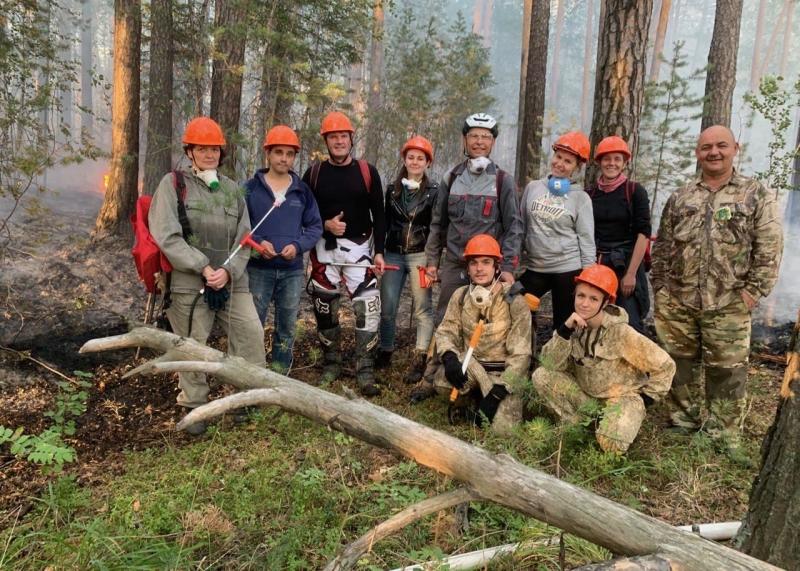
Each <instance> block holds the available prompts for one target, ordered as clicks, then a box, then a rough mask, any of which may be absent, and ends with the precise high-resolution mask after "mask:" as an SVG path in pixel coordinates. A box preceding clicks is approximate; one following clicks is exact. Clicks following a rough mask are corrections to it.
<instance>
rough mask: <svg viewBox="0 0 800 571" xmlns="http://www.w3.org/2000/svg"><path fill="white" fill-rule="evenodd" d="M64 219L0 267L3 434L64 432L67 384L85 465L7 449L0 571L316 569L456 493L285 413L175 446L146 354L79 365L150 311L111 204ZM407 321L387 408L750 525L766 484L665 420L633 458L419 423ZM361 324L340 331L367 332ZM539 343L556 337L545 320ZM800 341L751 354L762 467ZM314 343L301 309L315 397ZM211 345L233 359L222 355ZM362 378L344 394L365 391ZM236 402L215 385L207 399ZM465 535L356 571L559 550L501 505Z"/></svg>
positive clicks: (426, 407) (768, 338)
mask: <svg viewBox="0 0 800 571" xmlns="http://www.w3.org/2000/svg"><path fill="white" fill-rule="evenodd" d="M0 206H2V205H0ZM49 206H50V208H51V209H52V210H51V211H50V212H49V214H48V216H47V217H46V218H44V219H42V217H39V216H36V217H29V218H25V217H22V218H21V219H20V220H18V222H17V226H16V230H17V231H18V232H19V233H20V235H24V236H25V241H24V243H18V244H16V245H15V249H14V250H10V251H8V252H7V254H6V257H5V259H3V260H0V263H2V264H3V270H2V274H1V275H0V286H1V287H2V290H0V291H2V295H0V312H2V315H3V325H2V326H0V345H2V348H1V349H0V426H3V427H7V428H10V429H12V430H13V429H17V428H20V427H22V428H24V431H25V433H26V434H39V433H41V432H42V431H43V430H45V429H46V428H47V427H48V426H50V425H51V424H52V418H50V417H48V416H45V413H46V412H47V411H51V410H53V409H54V408H55V407H56V406H57V405H58V403H59V402H63V400H64V397H63V395H64V393H65V391H66V392H67V393H70V389H69V388H67V389H65V388H64V385H62V386H61V387H59V386H58V384H57V383H59V382H60V383H66V385H67V386H68V387H71V386H77V385H78V383H79V382H81V381H82V382H84V383H85V384H86V386H85V390H86V391H87V395H86V404H85V411H83V412H82V413H81V414H80V415H79V416H77V418H76V431H75V433H74V434H73V435H66V436H64V441H65V442H66V443H67V444H68V445H69V446H72V447H73V448H74V449H75V451H76V454H77V458H76V460H75V461H74V462H72V463H68V464H65V467H64V469H63V470H62V471H60V472H53V471H50V470H48V469H47V467H46V466H45V467H42V466H37V465H34V464H32V463H30V462H28V461H25V460H22V459H20V458H18V457H16V456H15V455H13V454H12V453H11V451H10V447H9V445H8V444H3V445H0V568H4V567H9V568H12V567H13V568H20V569H42V568H50V569H68V568H110V569H114V568H126V569H127V568H145V569H146V568H153V569H156V568H158V569H161V568H175V569H177V568H180V569H186V568H197V569H212V568H213V569H315V568H320V567H321V566H322V565H323V564H324V562H325V561H326V560H327V559H329V558H330V557H332V556H333V555H334V554H335V553H336V552H337V551H338V550H339V549H340V548H341V547H342V546H343V545H344V544H346V543H348V542H350V541H352V540H353V539H355V538H356V537H358V536H359V535H360V534H361V533H363V532H364V531H366V530H367V529H369V528H370V527H371V526H373V525H375V524H376V523H378V522H380V521H381V520H383V519H386V518H387V517H389V516H390V515H392V514H393V513H396V512H397V511H398V510H399V509H402V508H403V507H405V506H407V505H409V504H411V503H414V502H415V501H418V500H420V499H422V498H424V497H426V496H429V495H433V494H435V493H440V492H442V491H445V490H447V489H449V488H450V487H452V482H451V481H450V480H449V479H448V478H446V477H444V476H441V475H438V474H436V473H434V472H432V471H430V470H428V469H426V468H423V467H420V466H418V465H417V464H416V463H414V462H412V461H409V460H408V459H405V458H402V457H398V456H396V455H394V454H392V453H389V452H387V451H384V450H381V449H376V448H373V447H371V446H368V445H366V444H363V443H361V442H359V441H357V440H354V439H353V438H351V437H347V436H345V435H343V434H339V433H335V432H332V431H330V430H329V429H327V428H325V427H321V426H317V425H315V424H313V423H311V422H309V421H307V420H305V419H301V418H297V417H293V416H291V415H289V414H283V413H281V412H279V411H275V410H270V409H265V410H262V411H260V412H258V413H257V414H256V415H255V416H254V417H253V419H252V421H251V422H249V423H248V424H246V425H241V426H236V425H234V424H233V423H232V422H231V420H230V419H221V420H220V421H219V422H218V423H216V425H215V426H214V428H212V429H211V430H210V431H209V433H208V434H207V435H206V436H204V437H201V438H193V437H190V436H187V435H185V434H182V433H177V432H175V430H174V425H175V423H176V422H177V421H178V420H179V419H180V417H181V416H182V414H183V411H182V410H181V409H180V408H179V407H177V406H176V404H175V397H176V394H177V386H176V385H177V383H176V381H175V380H174V379H173V378H172V377H171V376H167V375H162V376H158V377H147V378H145V377H135V378H132V379H126V380H122V379H121V377H122V375H123V374H124V373H125V372H127V371H129V370H130V369H131V368H133V367H134V366H136V365H137V364H140V363H141V362H143V361H144V359H146V358H151V357H153V356H154V355H148V354H145V352H143V354H142V355H141V356H140V357H139V359H138V361H137V360H135V358H134V354H133V351H119V352H115V353H108V354H105V353H104V354H97V355H93V356H79V355H77V352H76V350H77V348H78V347H79V346H80V344H81V343H83V342H84V341H85V340H86V339H88V338H91V337H99V336H103V335H107V334H113V333H117V332H120V331H123V330H125V329H127V327H128V323H129V322H131V323H132V322H135V321H136V320H137V319H140V316H141V314H142V311H143V307H144V294H143V292H142V291H141V287H140V286H139V284H138V283H137V281H136V276H135V272H134V270H133V265H132V263H131V262H130V258H129V255H128V253H127V252H126V251H124V248H120V247H119V246H118V245H116V246H115V245H101V246H99V247H97V246H94V245H92V244H90V243H89V240H88V232H89V230H90V228H91V223H92V221H93V219H94V214H95V213H96V211H97V207H98V206H99V196H98V195H93V194H91V193H87V194H86V195H85V196H84V195H79V196H72V197H71V198H70V199H69V200H60V201H54V202H53V203H51V204H50V205H49ZM23 230H24V234H23V233H22V232H23ZM408 305H409V300H408V299H407V298H406V299H404V301H403V305H402V307H401V311H400V312H399V315H400V316H401V317H399V318H398V328H399V346H401V347H403V349H401V350H399V351H397V352H396V353H395V359H394V361H393V367H392V368H391V369H390V370H389V371H388V372H387V373H386V374H385V375H384V376H383V379H382V380H383V382H384V387H385V390H384V393H383V395H381V396H380V397H377V398H376V399H374V402H375V403H376V404H379V405H381V406H384V407H386V408H387V409H389V410H392V411H394V412H396V413H399V414H403V415H406V416H408V417H410V418H412V419H414V420H416V421H418V422H422V423H424V424H427V425H429V426H432V427H434V428H437V429H439V430H443V431H446V432H449V433H451V434H454V435H456V436H458V437H460V438H463V439H465V440H467V441H470V442H473V443H475V444H478V445H481V446H484V447H486V448H487V449H489V450H493V451H497V452H504V453H507V454H510V455H512V456H513V457H515V458H516V459H518V460H519V461H521V462H524V463H526V464H528V465H531V466H534V467H537V468H539V469H542V470H545V471H547V472H549V473H553V474H555V473H556V472H557V471H558V473H559V474H560V475H561V477H562V478H564V479H565V480H568V481H570V482H572V483H574V484H577V485H581V486H584V487H586V488H588V489H591V490H593V491H595V492H596V493H599V494H601V495H603V496H606V497H608V498H611V499H614V500H615V501H618V502H620V503H622V504H625V505H628V506H630V507H633V508H636V509H638V510H640V511H642V512H644V513H646V514H649V515H651V516H654V517H657V518H659V519H661V520H664V521H667V522H669V523H672V524H676V525H678V524H691V523H705V522H712V521H732V520H739V519H741V518H742V516H743V514H744V513H745V510H746V508H747V500H748V494H749V490H750V486H751V483H752V480H753V478H754V476H755V474H756V473H757V469H756V468H755V467H752V466H751V467H748V466H742V465H739V464H735V463H733V462H731V461H730V460H729V459H728V458H726V457H725V456H723V455H720V454H717V453H716V451H715V450H714V448H713V446H712V444H711V443H710V442H709V441H708V439H707V438H705V437H704V436H703V435H701V434H698V435H695V436H693V437H687V436H680V435H674V434H670V433H667V432H665V431H664V428H665V427H666V425H667V409H666V407H665V405H664V404H663V403H659V404H657V405H656V406H654V407H653V408H652V409H650V411H649V414H648V417H647V420H646V422H645V424H644V426H643V428H642V431H641V433H640V436H639V438H638V439H637V441H636V442H635V443H634V445H633V446H632V448H631V450H630V452H629V453H628V455H627V456H626V457H625V458H616V457H612V456H608V455H605V454H602V453H601V452H600V451H599V450H598V449H597V447H596V445H595V444H594V442H593V438H592V436H591V434H590V433H589V432H588V431H587V430H585V429H583V428H579V429H575V430H564V429H562V428H561V427H559V426H557V425H554V424H552V423H551V422H550V421H548V420H547V419H544V418H536V419H534V420H532V421H530V422H526V423H525V424H524V425H523V426H521V427H520V428H519V429H518V431H517V432H516V434H514V435H513V436H512V437H508V438H499V437H497V436H496V435H494V434H492V433H488V432H484V431H481V430H478V429H475V428H472V427H468V426H451V425H449V424H448V423H447V420H446V404H445V403H443V402H441V401H439V400H437V399H432V400H429V401H426V402H424V403H421V404H419V405H416V406H411V405H409V404H408V396H409V391H410V387H409V386H408V385H404V384H403V383H402V377H403V375H404V373H405V368H406V367H407V365H408V363H409V361H410V357H411V349H410V341H411V339H412V338H413V331H412V330H411V329H409V322H408V320H407V316H408V315H410V308H409V306H408ZM546 311H547V310H546V309H544V310H543V314H546ZM347 316H348V317H347V318H345V320H344V323H345V324H346V325H347V324H352V317H351V315H350V313H349V312H347ZM539 325H540V328H541V332H542V333H544V331H545V330H546V329H547V324H546V322H545V320H542V323H540V324H539ZM345 329H346V330H347V327H345ZM790 330H791V324H786V325H783V326H781V327H775V328H770V327H766V326H761V327H760V328H759V330H758V331H759V338H760V341H759V342H758V344H756V345H754V349H753V352H754V355H756V356H758V358H754V359H753V362H752V365H751V368H750V385H749V396H750V401H749V404H750V409H749V414H748V416H747V420H746V424H745V437H746V446H747V452H748V454H749V456H750V457H751V459H753V460H754V461H755V463H756V464H757V462H758V456H759V446H760V443H761V440H762V438H763V436H764V434H765V433H766V431H767V429H768V427H769V426H770V424H771V423H772V419H773V417H774V411H775V406H776V403H777V394H778V388H779V386H780V379H781V375H782V367H781V366H780V364H778V363H777V361H779V359H780V357H781V356H782V355H783V352H784V351H785V348H786V345H787V344H788V339H789V333H790ZM350 331H351V332H352V328H351V329H350ZM313 332H314V324H313V316H312V315H311V313H310V309H309V307H308V306H307V304H306V303H305V302H304V308H303V311H302V315H301V319H300V321H299V326H298V340H297V345H296V358H297V362H296V367H295V369H294V372H293V376H294V377H296V378H298V379H301V380H304V381H307V382H309V383H314V384H316V383H317V382H318V380H317V378H318V375H319V369H318V368H317V363H316V356H317V355H318V354H319V353H318V351H317V349H316V341H315V339H314V335H313ZM269 334H270V332H269V330H268V332H267V349H268V350H269V344H270V335H269ZM351 335H352V333H351ZM214 344H215V346H217V347H221V348H224V346H225V338H224V337H218V338H217V339H216V340H215V341H214ZM352 345H353V339H352V336H350V337H346V338H345V341H344V347H343V350H344V354H345V355H352ZM773 361H776V362H773ZM349 366H350V369H349V370H348V369H346V370H345V374H344V375H343V377H342V379H340V380H339V381H337V382H335V383H334V384H333V385H331V386H329V387H327V388H328V389H329V390H331V391H334V392H341V390H342V387H343V386H345V385H346V386H349V387H350V388H355V381H354V379H353V371H352V363H350V365H349ZM67 379H69V381H67ZM228 392H230V389H228V388H226V387H223V386H220V385H215V387H214V389H213V392H212V395H211V396H212V398H217V397H219V396H221V395H223V394H227V393H228ZM469 519H470V525H469V528H468V529H467V530H466V531H463V530H461V531H459V529H458V525H457V522H456V520H455V518H454V517H453V515H452V514H445V513H441V514H439V515H438V516H436V517H432V518H429V519H426V520H422V521H421V522H419V523H417V524H414V525H412V526H409V527H408V528H407V529H405V530H404V531H403V532H402V533H399V534H397V535H396V536H393V537H392V538H389V539H387V540H384V541H382V542H380V543H379V544H376V545H375V546H374V551H373V552H372V553H371V554H370V555H369V556H367V557H365V558H364V559H363V561H362V562H361V563H360V564H359V568H363V569H386V568H393V567H398V566H400V565H411V564H413V563H418V562H421V561H426V560H436V559H439V558H441V557H443V556H444V554H447V553H451V552H466V551H471V550H474V549H479V548H482V547H488V546H492V545H498V544H502V543H508V542H514V541H527V540H534V539H541V538H549V537H552V536H553V535H557V533H558V530H556V529H553V528H548V527H547V526H546V525H545V524H542V523H540V522H536V521H534V520H532V519H530V518H527V517H524V516H522V515H520V514H518V513H516V512H512V511H510V510H507V509H505V508H501V507H497V506H494V505H491V504H478V503H475V504H472V505H471V509H470V518H469ZM566 553H567V563H568V565H569V564H578V563H585V562H588V561H593V560H600V559H604V558H607V557H608V553H606V552H605V551H604V550H602V549H601V548H598V547H596V546H593V545H590V544H588V543H586V542H583V541H581V540H577V539H576V538H572V537H570V538H568V540H567V551H566ZM492 568H493V569H557V568H558V546H557V545H555V546H549V547H536V548H531V549H527V550H525V551H524V552H523V553H522V554H521V555H520V556H518V557H517V558H516V559H515V560H513V561H512V560H505V561H499V562H498V563H497V564H496V565H493V566H492Z"/></svg>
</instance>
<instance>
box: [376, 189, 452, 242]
mask: <svg viewBox="0 0 800 571" xmlns="http://www.w3.org/2000/svg"><path fill="white" fill-rule="evenodd" d="M438 191H439V185H438V183H436V182H433V181H430V180H429V181H428V182H427V184H426V186H425V188H420V189H419V190H418V191H417V192H416V193H415V195H414V198H413V199H412V200H411V202H410V203H409V204H408V205H407V208H404V207H403V201H402V198H401V196H400V193H401V192H402V190H401V189H395V185H394V183H392V184H390V185H389V186H388V187H387V189H386V246H385V249H386V251H387V252H394V253H396V254H415V253H418V252H424V251H425V243H426V242H427V241H428V233H429V232H430V225H431V214H432V211H433V205H434V203H435V202H436V195H437V193H438Z"/></svg>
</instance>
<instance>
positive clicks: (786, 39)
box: [778, 0, 797, 188]
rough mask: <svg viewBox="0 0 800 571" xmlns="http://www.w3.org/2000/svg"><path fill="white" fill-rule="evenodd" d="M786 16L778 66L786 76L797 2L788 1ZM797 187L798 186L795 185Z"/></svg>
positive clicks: (783, 75) (779, 71) (780, 71)
mask: <svg viewBox="0 0 800 571" xmlns="http://www.w3.org/2000/svg"><path fill="white" fill-rule="evenodd" d="M786 10H787V12H786V16H785V17H784V19H783V21H784V26H783V49H782V50H781V65H780V68H778V73H780V75H781V77H786V73H787V72H788V71H789V51H790V50H791V47H792V30H793V28H792V20H793V19H794V11H795V4H794V2H792V1H791V0H788V1H787V6H786ZM795 188H797V187H795Z"/></svg>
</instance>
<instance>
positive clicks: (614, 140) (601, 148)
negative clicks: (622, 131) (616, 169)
mask: <svg viewBox="0 0 800 571" xmlns="http://www.w3.org/2000/svg"><path fill="white" fill-rule="evenodd" d="M608 153H622V154H623V155H625V160H626V161H629V160H631V150H630V149H629V148H628V143H626V142H625V139H623V138H622V137H617V136H616V135H612V136H611V137H606V138H605V139H603V140H602V141H600V143H598V145H597V148H596V149H595V150H594V160H596V161H599V160H600V157H602V156H603V155H607V154H608Z"/></svg>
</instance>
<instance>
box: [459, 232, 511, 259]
mask: <svg viewBox="0 0 800 571" xmlns="http://www.w3.org/2000/svg"><path fill="white" fill-rule="evenodd" d="M475 256H489V257H490V258H494V259H495V260H497V261H498V262H499V261H500V260H502V259H503V254H502V253H500V244H498V243H497V240H495V239H494V238H492V237H491V236H489V235H488V234H478V235H477V236H473V237H472V238H470V239H469V242H467V245H466V247H465V248H464V258H465V259H466V258H473V257H475Z"/></svg>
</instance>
